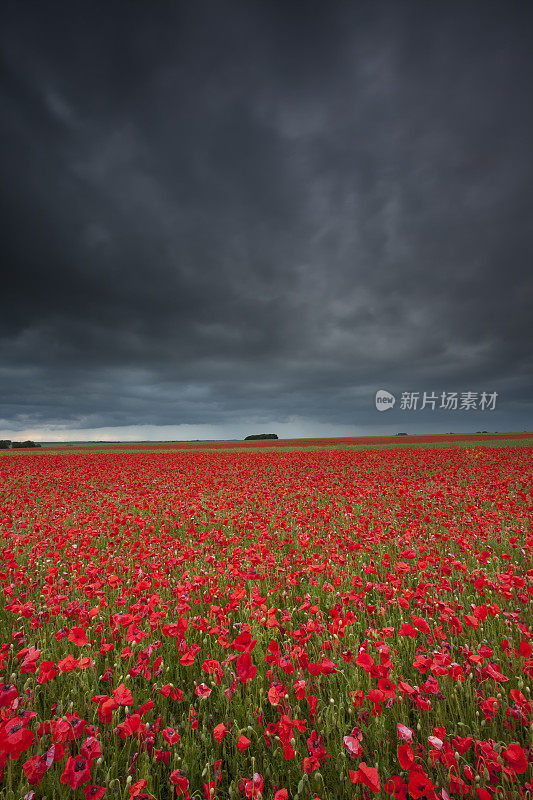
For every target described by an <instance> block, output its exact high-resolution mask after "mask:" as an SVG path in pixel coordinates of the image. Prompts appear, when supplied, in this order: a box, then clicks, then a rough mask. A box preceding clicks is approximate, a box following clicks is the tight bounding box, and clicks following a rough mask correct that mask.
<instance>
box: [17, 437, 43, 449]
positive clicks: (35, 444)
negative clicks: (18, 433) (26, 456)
mask: <svg viewBox="0 0 533 800" xmlns="http://www.w3.org/2000/svg"><path fill="white" fill-rule="evenodd" d="M40 446H41V445H40V444H39V443H38V442H32V441H30V439H28V440H27V441H25V442H11V447H12V448H13V450H22V449H24V448H29V447H40Z"/></svg>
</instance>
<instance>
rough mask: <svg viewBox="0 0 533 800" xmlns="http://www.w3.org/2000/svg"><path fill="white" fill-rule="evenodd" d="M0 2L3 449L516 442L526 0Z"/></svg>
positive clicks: (528, 67) (521, 412) (526, 166)
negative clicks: (425, 399)
mask: <svg viewBox="0 0 533 800" xmlns="http://www.w3.org/2000/svg"><path fill="white" fill-rule="evenodd" d="M3 8H4V10H3V12H2V13H1V18H0V31H1V33H0V42H1V49H2V73H1V74H2V77H1V87H0V88H1V96H0V101H1V102H0V116H1V122H2V144H1V154H2V158H1V162H2V163H1V168H2V174H1V187H0V193H1V200H2V212H1V216H0V225H1V226H2V241H3V255H2V262H3V265H4V267H5V273H4V277H3V279H2V285H1V291H0V303H1V313H0V436H3V437H7V438H21V437H26V436H31V437H32V438H35V439H42V440H50V439H93V438H94V439H106V438H109V439H121V438H122V439H139V438H141V439H146V438H150V439H196V438H242V437H244V436H245V435H247V434H249V433H261V432H271V431H272V432H277V433H278V434H279V435H280V436H296V435H302V436H313V435H336V434H339V435H350V434H354V435H355V434H372V433H395V432H397V431H407V432H413V433H414V432H426V431H427V432H436V431H442V432H448V431H457V432H459V431H471V430H473V431H475V430H481V429H487V430H491V431H493V430H498V431H504V430H524V429H528V430H531V429H532V428H533V416H532V410H533V400H532V388H533V356H532V338H533V337H532V325H533V313H532V309H533V278H532V249H533V248H532V242H533V214H532V212H533V200H532V192H533V189H532V187H533V155H532V153H533V151H532V145H531V143H532V142H533V93H532V89H531V87H532V85H533V69H532V67H533V51H532V48H531V41H532V37H533V25H532V22H533V13H532V11H531V9H532V6H531V4H530V3H527V2H521V3H513V2H508V1H507V2H501V3H492V2H486V3H483V4H481V3H479V2H462V3H459V2H458V3H455V2H449V0H448V2H442V3H439V2H431V3H428V2H403V1H402V0H395V1H394V2H390V3H387V2H379V0H374V1H373V2H368V3H366V2H355V1H354V0H351V1H350V2H346V3H343V2H326V1H325V0H321V1H320V2H312V0H308V2H306V3H305V4H304V3H296V2H294V3H291V2H289V1H288V0H285V2H272V0H269V1H268V2H266V1H265V2H254V1H253V0H247V2H245V1H244V0H241V2H225V1H223V0H212V1H211V2H198V0H195V2H183V3H181V2H172V3H171V2H168V3H165V2H150V1H149V0H146V1H145V2H127V3H126V2H124V3H119V2H99V1H98V0H93V1H92V2H90V3H89V2H88V3H81V2H68V3H67V2H65V3H64V4H60V3H54V2H50V1H49V0H46V2H41V1H40V2H35V3H32V2H26V1H25V0H17V2H8V3H5V4H4V7H3ZM379 389H386V390H388V391H389V392H392V393H394V394H395V395H396V398H397V401H396V405H395V407H394V408H393V409H392V410H389V411H386V412H378V411H377V410H376V407H375V403H374V396H375V393H376V391H377V390H379ZM424 391H425V392H427V393H429V392H435V393H436V394H437V395H438V396H439V399H440V394H441V393H442V392H458V393H462V392H467V391H471V392H478V393H481V392H497V393H498V397H497V401H496V406H495V410H494V411H488V410H485V411H479V410H477V411H476V410H470V411H464V410H463V411H461V410H457V411H451V410H439V409H438V407H437V408H436V409H435V410H434V411H433V410H431V409H429V408H426V409H425V410H424V411H422V410H420V408H417V409H416V410H404V409H402V408H401V407H400V397H401V394H402V392H420V393H421V394H422V393H423V392H424ZM437 406H438V404H437Z"/></svg>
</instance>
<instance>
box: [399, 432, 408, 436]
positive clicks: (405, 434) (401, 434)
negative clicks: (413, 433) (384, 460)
mask: <svg viewBox="0 0 533 800" xmlns="http://www.w3.org/2000/svg"><path fill="white" fill-rule="evenodd" d="M407 435H408V434H407V433H397V434H396V436H407Z"/></svg>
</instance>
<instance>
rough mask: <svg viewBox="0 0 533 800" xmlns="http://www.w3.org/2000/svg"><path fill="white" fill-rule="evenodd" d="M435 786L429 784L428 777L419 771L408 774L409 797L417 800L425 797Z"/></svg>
mask: <svg viewBox="0 0 533 800" xmlns="http://www.w3.org/2000/svg"><path fill="white" fill-rule="evenodd" d="M434 788H435V785H434V784H433V783H431V781H430V780H429V778H428V776H427V775H426V774H425V773H424V772H422V771H419V770H411V772H410V774H409V785H408V787H407V791H408V792H409V795H410V796H411V797H412V798H414V800H417V798H419V797H426V796H427V795H428V794H429V793H430V792H431V791H432V789H434Z"/></svg>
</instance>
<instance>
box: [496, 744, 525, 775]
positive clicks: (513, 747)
mask: <svg viewBox="0 0 533 800" xmlns="http://www.w3.org/2000/svg"><path fill="white" fill-rule="evenodd" d="M502 756H503V757H504V760H505V763H506V764H507V766H508V767H510V768H511V769H512V770H513V772H517V773H518V774H519V775H521V774H522V773H524V772H525V771H526V770H527V763H528V762H527V758H526V754H525V753H524V751H523V749H522V748H521V747H520V745H519V744H515V743H513V744H510V745H509V747H508V748H507V749H506V750H502Z"/></svg>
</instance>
